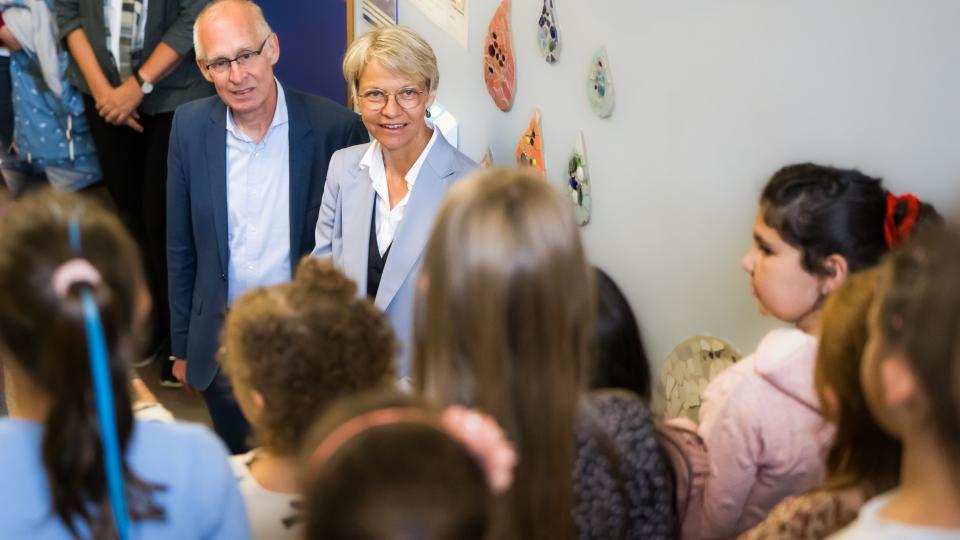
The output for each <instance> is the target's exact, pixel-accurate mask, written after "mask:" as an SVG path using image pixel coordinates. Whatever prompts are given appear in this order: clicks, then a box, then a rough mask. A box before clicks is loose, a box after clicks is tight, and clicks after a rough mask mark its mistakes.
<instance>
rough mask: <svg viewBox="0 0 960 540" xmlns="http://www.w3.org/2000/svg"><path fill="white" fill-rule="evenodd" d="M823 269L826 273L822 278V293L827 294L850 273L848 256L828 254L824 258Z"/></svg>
mask: <svg viewBox="0 0 960 540" xmlns="http://www.w3.org/2000/svg"><path fill="white" fill-rule="evenodd" d="M823 269H824V270H825V271H826V273H825V275H823V276H822V277H821V278H820V294H821V295H822V296H826V295H828V294H830V291H832V290H834V289H836V288H837V287H839V286H840V285H841V284H843V282H844V281H846V280H847V276H848V275H850V266H848V265H847V258H846V257H844V256H843V255H840V254H839V253H832V254H830V255H827V257H826V258H825V259H824V260H823Z"/></svg>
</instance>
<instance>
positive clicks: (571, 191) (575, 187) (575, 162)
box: [567, 131, 592, 225]
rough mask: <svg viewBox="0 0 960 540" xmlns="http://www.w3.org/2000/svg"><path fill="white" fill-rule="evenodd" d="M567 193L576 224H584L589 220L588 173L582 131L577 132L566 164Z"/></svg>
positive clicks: (590, 200) (589, 195)
mask: <svg viewBox="0 0 960 540" xmlns="http://www.w3.org/2000/svg"><path fill="white" fill-rule="evenodd" d="M567 194H568V195H569V196H570V199H571V200H572V201H573V211H574V214H575V215H576V217H577V224H579V225H586V224H587V222H589V221H590V205H591V202H592V199H591V194H590V173H589V172H588V171H587V151H586V145H585V144H584V142H583V132H582V131H581V132H579V133H578V134H577V140H576V142H575V143H574V145H573V153H572V154H571V155H570V161H569V162H568V164H567Z"/></svg>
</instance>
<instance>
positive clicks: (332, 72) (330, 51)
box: [258, 0, 353, 103]
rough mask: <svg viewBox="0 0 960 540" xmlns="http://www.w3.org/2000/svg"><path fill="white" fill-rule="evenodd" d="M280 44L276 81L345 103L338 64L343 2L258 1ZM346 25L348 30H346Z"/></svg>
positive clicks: (344, 43)
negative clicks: (277, 79)
mask: <svg viewBox="0 0 960 540" xmlns="http://www.w3.org/2000/svg"><path fill="white" fill-rule="evenodd" d="M258 3H259V5H260V7H261V8H262V9H263V14H264V15H265V16H266V18H267V22H268V23H270V26H271V27H272V28H273V31H274V32H276V33H277V37H278V38H279V40H280V61H279V62H278V63H277V67H276V73H277V78H279V79H280V81H282V82H283V83H284V84H287V85H289V86H291V87H293V88H297V89H299V90H303V91H306V92H310V93H313V94H319V95H321V96H326V97H328V98H330V99H332V100H334V101H336V102H337V103H346V84H345V83H344V82H343V74H342V72H341V69H340V64H341V62H342V61H343V53H344V51H346V48H347V28H350V27H352V25H353V22H352V21H347V5H346V2H345V1H344V0H260V1H259V2H258ZM348 24H349V26H348Z"/></svg>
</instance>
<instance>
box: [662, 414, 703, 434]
mask: <svg viewBox="0 0 960 540" xmlns="http://www.w3.org/2000/svg"><path fill="white" fill-rule="evenodd" d="M664 423H665V424H667V425H668V426H673V427H675V428H680V429H685V430H687V431H692V432H694V433H697V432H698V431H700V426H699V425H698V424H697V423H696V422H694V421H693V420H691V419H689V418H687V417H685V416H680V417H677V418H671V419H669V420H667V421H666V422H664Z"/></svg>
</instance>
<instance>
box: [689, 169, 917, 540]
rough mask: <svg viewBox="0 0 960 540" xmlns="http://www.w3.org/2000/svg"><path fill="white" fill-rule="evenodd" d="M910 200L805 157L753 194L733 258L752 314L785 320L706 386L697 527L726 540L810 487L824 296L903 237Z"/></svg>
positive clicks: (912, 214) (824, 429)
mask: <svg viewBox="0 0 960 540" xmlns="http://www.w3.org/2000/svg"><path fill="white" fill-rule="evenodd" d="M927 213H931V214H934V215H935V212H933V209H932V207H930V206H929V205H925V204H923V203H920V202H919V201H918V200H917V199H916V197H914V196H912V195H906V196H903V197H895V196H893V195H891V194H890V193H888V192H887V191H886V190H885V189H884V188H883V187H882V186H881V183H880V180H879V179H876V178H871V177H869V176H866V175H864V174H862V173H860V172H859V171H856V170H846V169H836V168H832V167H825V166H820V165H813V164H801V165H791V166H788V167H784V168H783V169H781V170H780V171H778V172H777V173H776V174H774V175H773V178H771V179H770V181H769V182H768V184H767V186H766V188H765V189H764V191H763V194H762V196H761V198H760V207H759V211H758V212H757V217H756V221H755V222H754V226H753V245H752V247H751V248H750V250H749V251H748V252H747V254H746V255H745V256H744V258H743V268H744V270H746V272H747V273H748V274H750V283H751V286H752V289H753V294H754V296H755V297H756V298H757V303H758V304H759V308H760V312H761V313H763V314H764V315H769V316H772V317H776V318H777V319H780V320H781V321H784V322H788V323H790V324H791V325H793V327H794V328H792V329H780V330H774V331H772V332H770V333H769V334H767V336H766V337H764V338H763V340H762V341H761V342H760V345H759V346H758V347H757V350H756V351H755V352H754V353H753V354H751V355H750V356H747V357H746V358H744V359H743V360H741V361H740V362H738V363H737V364H735V365H734V366H733V367H731V368H730V369H728V370H727V371H725V372H724V373H722V374H720V376H718V377H717V378H716V379H714V380H713V381H712V382H711V383H710V385H709V386H708V387H707V389H706V391H705V393H704V399H703V405H702V407H701V409H700V426H699V433H700V435H701V436H702V437H703V439H704V441H705V443H706V446H707V450H708V453H709V460H710V476H709V478H708V479H707V483H706V485H705V487H704V498H703V505H702V508H700V511H701V512H702V515H701V516H700V523H701V525H700V527H699V530H700V531H701V534H703V535H704V536H705V537H708V538H731V537H734V536H736V535H738V534H740V533H742V532H744V531H746V530H748V529H750V528H751V527H753V526H754V525H756V524H757V523H759V522H760V521H761V520H762V519H763V518H764V517H765V516H766V514H767V513H768V512H769V511H770V509H771V508H773V507H774V506H775V505H776V504H777V503H778V502H780V501H781V500H782V499H783V498H785V497H787V496H789V495H797V494H800V493H803V492H805V491H808V490H810V489H812V488H814V487H816V486H817V485H818V484H819V483H820V482H821V480H822V479H823V453H824V450H825V449H826V447H827V445H828V444H829V442H830V439H831V437H832V432H833V429H832V426H830V425H829V423H827V422H826V421H825V420H824V418H823V416H822V415H821V413H820V404H819V401H818V400H817V398H816V393H815V391H814V386H813V372H814V358H815V355H816V349H817V338H816V335H817V332H818V326H819V321H820V311H821V306H822V305H823V302H824V299H825V298H826V297H827V295H828V294H829V293H830V291H832V290H833V289H834V288H836V287H837V286H839V285H840V284H841V283H843V281H844V280H845V279H846V277H847V276H848V275H849V274H850V273H852V272H856V271H858V270H861V269H863V268H868V267H871V266H873V265H875V264H877V263H878V262H879V261H880V258H881V257H882V256H883V255H884V254H885V253H886V252H887V251H888V250H889V249H890V247H891V246H894V245H896V244H897V243H898V242H899V241H900V240H902V239H903V238H905V237H906V236H907V235H909V232H910V230H911V228H912V226H913V224H914V223H915V222H916V221H917V220H918V219H920V218H921V217H922V216H921V214H927Z"/></svg>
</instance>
